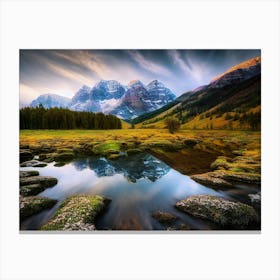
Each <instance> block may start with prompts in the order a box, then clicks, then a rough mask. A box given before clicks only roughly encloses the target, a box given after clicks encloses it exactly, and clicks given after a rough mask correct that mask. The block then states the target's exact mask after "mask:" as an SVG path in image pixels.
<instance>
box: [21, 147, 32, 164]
mask: <svg viewBox="0 0 280 280" xmlns="http://www.w3.org/2000/svg"><path fill="white" fill-rule="evenodd" d="M33 157H34V156H33V154H32V153H31V152H30V151H29V150H20V151H19V160H20V163H22V162H24V161H27V160H31V159H33Z"/></svg>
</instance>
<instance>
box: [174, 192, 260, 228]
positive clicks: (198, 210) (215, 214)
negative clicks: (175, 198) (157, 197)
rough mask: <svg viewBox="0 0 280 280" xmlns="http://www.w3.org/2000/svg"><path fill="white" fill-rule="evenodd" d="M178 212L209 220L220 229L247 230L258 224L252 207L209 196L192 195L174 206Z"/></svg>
mask: <svg viewBox="0 0 280 280" xmlns="http://www.w3.org/2000/svg"><path fill="white" fill-rule="evenodd" d="M175 206H176V207H177V208H178V209H179V210H181V211H183V212H186V213H188V214H190V215H192V216H194V217H197V218H202V219H207V220H210V221H212V222H214V223H216V224H219V225H221V226H222V227H227V228H228V227H229V228H233V229H248V228H249V227H250V226H251V225H252V224H254V223H257V222H258V216H257V213H256V211H255V210H254V208H253V207H251V206H249V205H246V204H243V203H240V202H233V201H230V200H226V199H224V198H221V197H216V196H210V195H194V196H190V197H188V198H186V199H183V200H181V201H179V202H177V203H176V205H175Z"/></svg>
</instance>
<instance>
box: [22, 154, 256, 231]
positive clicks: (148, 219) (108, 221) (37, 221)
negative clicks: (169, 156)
mask: <svg viewBox="0 0 280 280" xmlns="http://www.w3.org/2000/svg"><path fill="white" fill-rule="evenodd" d="M20 170H38V171H39V173H40V175H43V176H52V177H55V178H57V179H58V184H57V185H56V186H54V187H52V188H49V189H46V190H45V191H43V192H42V193H40V194H39V195H40V196H45V197H49V198H54V199H57V200H58V203H57V204H56V205H55V206H54V207H53V208H52V209H49V210H45V211H43V212H41V213H39V214H37V215H34V216H32V217H30V218H28V219H27V220H25V221H23V222H22V223H21V225H20V228H21V230H36V229H39V228H40V227H41V226H42V225H43V224H44V223H46V222H47V221H48V220H49V219H50V218H51V217H52V216H53V214H54V213H55V211H56V210H57V208H58V207H59V205H60V203H61V202H62V201H63V200H64V199H65V198H67V197H68V196H71V195H75V194H100V195H104V196H106V197H108V198H110V199H112V201H111V203H110V204H109V207H108V210H107V211H106V212H105V213H104V214H102V215H101V216H100V217H99V218H98V220H97V222H96V227H97V229H99V230H164V229H166V227H165V226H163V225H162V224H160V223H159V222H158V221H157V220H155V219H154V218H153V217H152V216H151V214H152V213H153V212H154V211H158V210H161V211H166V212H169V213H172V214H174V215H175V216H177V217H178V219H177V220H176V222H175V223H174V224H172V227H173V228H176V229H186V228H190V229H204V230H208V229H218V228H217V226H216V225H214V224H212V223H210V222H207V221H205V220H200V219H197V218H193V217H191V216H189V215H187V214H185V213H182V212H180V211H178V210H177V209H176V208H175V207H174V204H175V203H176V202H177V201H179V200H181V199H183V198H186V197H188V196H190V195H195V194H211V195H216V196H223V197H227V198H233V199H235V200H237V201H241V202H248V194H249V193H256V192H258V189H257V188H254V187H251V186H250V187H248V186H245V185H237V186H235V187H234V188H232V189H227V191H216V190H214V189H211V188H208V187H205V186H203V185H201V184H198V183H196V182H195V181H193V180H192V179H190V177H189V176H186V175H183V174H181V173H180V172H178V171H176V170H174V169H172V168H171V167H170V166H168V165H167V164H165V163H164V162H162V161H161V160H159V159H157V158H155V157H154V156H152V155H150V154H147V153H142V154H136V155H131V156H129V157H122V158H120V159H118V160H114V161H111V160H108V159H105V158H102V157H90V158H78V159H75V160H73V161H72V162H70V163H68V164H66V165H64V166H62V167H55V166H54V163H50V164H48V166H46V167H43V168H32V167H25V168H20Z"/></svg>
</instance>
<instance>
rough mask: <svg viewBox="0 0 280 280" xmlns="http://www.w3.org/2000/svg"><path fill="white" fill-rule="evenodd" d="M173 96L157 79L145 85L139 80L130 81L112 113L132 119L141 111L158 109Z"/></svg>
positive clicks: (141, 112) (173, 97)
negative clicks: (119, 102)
mask: <svg viewBox="0 0 280 280" xmlns="http://www.w3.org/2000/svg"><path fill="white" fill-rule="evenodd" d="M175 98H176V96H175V95H174V94H173V93H172V92H171V90H170V89H168V88H166V87H165V86H164V85H163V83H161V82H159V81H157V80H154V81H152V82H151V83H149V84H148V85H147V86H144V84H143V83H142V82H141V81H138V80H137V81H132V82H130V83H129V88H128V90H127V92H126V94H125V96H124V97H123V100H122V102H121V104H120V105H119V106H118V107H116V108H115V109H114V110H113V111H112V113H113V114H115V115H117V116H119V117H120V118H123V119H133V118H135V117H137V116H139V115H141V114H143V113H147V112H151V111H153V110H156V109H159V108H161V107H162V106H164V105H166V104H167V103H169V102H171V101H172V100H174V99H175Z"/></svg>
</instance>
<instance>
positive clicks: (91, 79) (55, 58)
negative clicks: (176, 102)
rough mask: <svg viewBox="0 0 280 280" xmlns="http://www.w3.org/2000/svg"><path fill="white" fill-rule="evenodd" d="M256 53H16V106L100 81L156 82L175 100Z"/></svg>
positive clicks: (245, 51)
mask: <svg viewBox="0 0 280 280" xmlns="http://www.w3.org/2000/svg"><path fill="white" fill-rule="evenodd" d="M258 55H260V50H21V51H20V106H24V105H27V104H29V103H30V102H31V101H32V100H33V99H35V98H36V97H38V96H39V95H41V94H45V93H53V94H59V95H62V96H66V97H70V98H71V97H72V96H73V95H74V94H75V93H76V92H77V91H78V89H79V88H80V87H82V86H83V85H87V86H90V87H92V86H93V85H94V84H95V83H97V82H98V81H99V80H101V79H103V80H117V81H119V82H121V83H122V84H125V85H126V84H128V83H129V81H131V80H141V81H142V82H143V83H144V84H147V83H149V82H150V81H152V80H155V79H158V80H160V81H161V82H163V83H164V84H165V85H166V86H167V87H168V88H170V89H171V90H172V91H173V92H174V93H175V94H176V95H177V96H179V95H181V94H182V93H184V92H186V91H188V90H192V89H194V88H196V87H198V86H201V85H204V84H208V83H209V81H210V80H211V79H212V78H213V77H215V76H216V75H218V74H220V73H222V72H224V71H225V70H227V69H228V68H230V67H231V66H233V65H235V64H238V63H240V62H242V61H244V60H247V59H249V58H252V57H255V56H258Z"/></svg>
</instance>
